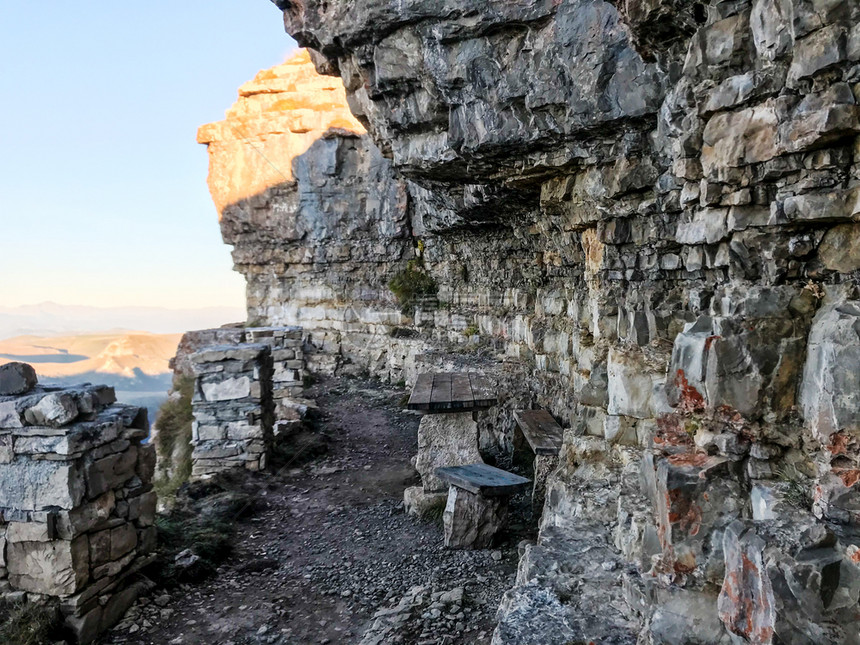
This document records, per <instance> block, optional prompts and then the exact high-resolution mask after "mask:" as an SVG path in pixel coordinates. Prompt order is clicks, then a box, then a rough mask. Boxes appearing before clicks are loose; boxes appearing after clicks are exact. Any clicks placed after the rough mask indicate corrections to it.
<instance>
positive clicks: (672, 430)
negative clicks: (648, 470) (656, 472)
mask: <svg viewBox="0 0 860 645" xmlns="http://www.w3.org/2000/svg"><path fill="white" fill-rule="evenodd" d="M654 445H656V446H673V447H677V446H683V447H687V446H692V445H693V438H692V437H691V436H690V435H689V434H688V433H687V431H686V430H685V429H684V425H683V418H682V417H680V416H678V415H674V414H666V415H663V416H661V417H657V433H656V434H655V436H654Z"/></svg>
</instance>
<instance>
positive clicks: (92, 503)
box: [0, 363, 156, 643]
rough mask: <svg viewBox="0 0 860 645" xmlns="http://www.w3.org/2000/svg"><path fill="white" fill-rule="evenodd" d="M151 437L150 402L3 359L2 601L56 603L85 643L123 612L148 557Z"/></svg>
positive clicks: (140, 584) (152, 537) (142, 583)
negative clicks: (64, 383)
mask: <svg viewBox="0 0 860 645" xmlns="http://www.w3.org/2000/svg"><path fill="white" fill-rule="evenodd" d="M148 435H149V424H148V421H147V416H146V409H145V408H138V407H134V406H127V405H119V404H116V397H115V396H114V391H113V388H109V387H105V386H91V385H82V386H80V387H74V388H55V387H42V386H39V385H37V384H36V374H35V372H34V371H33V369H32V368H31V367H30V366H29V365H24V364H22V363H9V364H7V365H5V366H3V367H2V368H0V599H2V600H4V601H6V602H16V601H25V600H26V601H30V602H45V603H48V602H53V603H54V604H55V605H58V607H59V610H60V612H61V613H62V615H63V619H64V621H65V624H66V626H67V627H68V628H69V630H70V631H71V632H72V633H73V634H74V635H75V636H76V638H77V641H78V642H81V643H89V642H92V641H93V640H94V639H95V638H96V637H97V636H98V634H100V633H101V632H103V631H105V630H106V629H109V628H110V627H112V626H113V625H114V624H115V623H117V622H118V621H119V620H120V619H121V618H122V616H123V614H124V613H125V611H126V610H127V609H128V608H129V607H130V606H131V604H132V603H133V602H134V601H135V600H136V599H137V596H138V594H139V593H140V592H141V591H142V590H144V589H146V588H147V584H150V583H147V581H146V580H145V579H140V578H138V577H137V576H136V575H135V574H136V573H137V572H138V571H139V570H141V569H142V568H143V567H145V566H146V565H148V564H150V563H152V561H153V560H154V558H155V553H154V551H155V544H156V528H155V526H154V523H155V510H156V494H155V491H154V490H153V487H152V477H153V472H154V469H155V450H154V447H153V446H152V445H151V444H148V443H146V444H145V443H142V441H143V440H144V439H145V438H146V437H147V436H148Z"/></svg>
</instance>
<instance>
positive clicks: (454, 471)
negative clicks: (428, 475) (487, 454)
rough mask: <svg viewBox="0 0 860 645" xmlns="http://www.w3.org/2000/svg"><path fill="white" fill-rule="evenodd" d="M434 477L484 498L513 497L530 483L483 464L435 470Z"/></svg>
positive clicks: (517, 476)
mask: <svg viewBox="0 0 860 645" xmlns="http://www.w3.org/2000/svg"><path fill="white" fill-rule="evenodd" d="M436 476H437V477H438V478H439V479H441V480H442V481H446V482H448V483H449V484H452V485H454V486H457V487H459V488H463V489H465V490H467V491H469V492H470V493H477V494H479V495H483V496H484V497H504V496H507V495H513V494H514V493H518V492H520V491H523V490H525V489H526V488H528V486H529V484H530V483H531V480H530V479H526V478H525V477H520V476H519V475H516V474H514V473H509V472H508V471H506V470H502V469H500V468H496V467H494V466H490V465H488V464H483V463H477V464H467V465H465V466H448V467H446V468H437V469H436Z"/></svg>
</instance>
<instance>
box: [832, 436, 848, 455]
mask: <svg viewBox="0 0 860 645" xmlns="http://www.w3.org/2000/svg"><path fill="white" fill-rule="evenodd" d="M851 443H852V438H851V436H850V435H849V434H848V433H847V432H844V431H840V432H836V433H834V434H832V435H830V443H829V444H828V446H827V449H828V450H829V451H830V454H832V455H842V454H845V453H847V452H848V446H849V445H850V444H851Z"/></svg>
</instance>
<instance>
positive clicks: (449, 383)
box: [406, 372, 498, 413]
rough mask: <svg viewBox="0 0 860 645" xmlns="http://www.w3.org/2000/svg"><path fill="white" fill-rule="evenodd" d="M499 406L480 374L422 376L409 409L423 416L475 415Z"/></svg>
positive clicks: (429, 374) (433, 374)
mask: <svg viewBox="0 0 860 645" xmlns="http://www.w3.org/2000/svg"><path fill="white" fill-rule="evenodd" d="M497 402H498V399H497V398H496V395H495V393H494V392H493V390H492V388H491V387H490V384H489V383H488V382H487V380H486V379H485V378H484V377H483V376H481V375H480V374H474V373H450V372H446V373H438V374H436V373H425V374H419V375H418V378H417V379H416V381H415V385H414V386H413V388H412V394H411V395H410V396H409V402H408V403H407V404H406V407H407V408H409V409H410V410H420V411H422V412H429V413H433V412H436V413H439V412H473V411H475V410H486V409H487V408H491V407H493V406H494V405H496V403H497Z"/></svg>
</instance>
